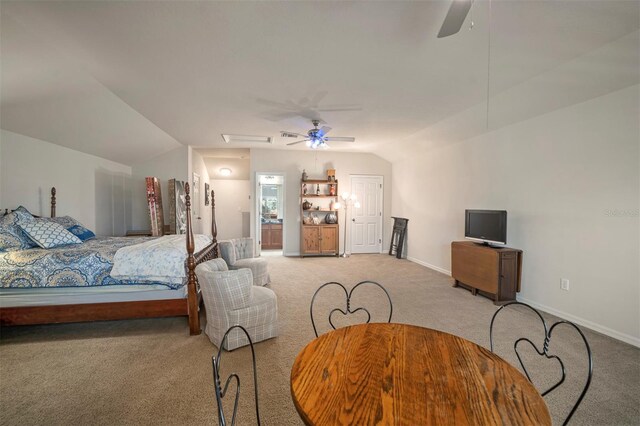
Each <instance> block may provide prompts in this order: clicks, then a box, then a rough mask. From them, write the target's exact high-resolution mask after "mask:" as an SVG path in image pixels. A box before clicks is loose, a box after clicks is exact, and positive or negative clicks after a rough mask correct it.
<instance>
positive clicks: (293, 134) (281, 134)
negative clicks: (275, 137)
mask: <svg viewBox="0 0 640 426" xmlns="http://www.w3.org/2000/svg"><path fill="white" fill-rule="evenodd" d="M280 136H281V137H283V138H297V137H300V135H297V134H295V133H289V132H281V133H280Z"/></svg>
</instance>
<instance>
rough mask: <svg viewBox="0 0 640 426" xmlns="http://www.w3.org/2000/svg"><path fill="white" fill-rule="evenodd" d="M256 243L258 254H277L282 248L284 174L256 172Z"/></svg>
mask: <svg viewBox="0 0 640 426" xmlns="http://www.w3.org/2000/svg"><path fill="white" fill-rule="evenodd" d="M256 183H257V187H256V195H257V196H256V202H257V205H256V219H257V221H256V243H257V244H256V245H257V251H258V253H259V254H260V255H263V256H264V255H267V256H278V255H282V253H283V250H284V220H285V205H286V204H285V197H284V192H285V191H284V188H285V185H284V183H285V182H284V175H283V174H278V173H257V174H256Z"/></svg>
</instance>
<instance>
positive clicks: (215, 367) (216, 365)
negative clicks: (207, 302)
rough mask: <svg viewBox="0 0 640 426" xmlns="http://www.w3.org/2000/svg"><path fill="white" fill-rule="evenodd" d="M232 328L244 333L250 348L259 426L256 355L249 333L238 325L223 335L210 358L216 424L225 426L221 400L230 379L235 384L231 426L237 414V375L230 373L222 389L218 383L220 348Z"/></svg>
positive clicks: (238, 391) (238, 382)
mask: <svg viewBox="0 0 640 426" xmlns="http://www.w3.org/2000/svg"><path fill="white" fill-rule="evenodd" d="M234 328H238V329H240V330H242V331H243V332H244V334H246V335H247V339H249V346H250V347H251V357H252V360H253V384H254V391H255V401H256V419H257V421H258V426H260V409H259V406H258V373H257V370H256V353H255V351H254V350H253V342H252V341H251V336H249V333H248V332H247V330H246V329H245V328H244V327H242V326H240V325H234V326H232V327H230V328H229V329H228V330H227V332H226V333H225V334H224V336H223V337H222V341H221V342H220V345H219V346H218V348H219V349H218V354H217V355H214V356H213V357H211V363H212V364H213V386H214V388H215V391H216V403H217V404H218V423H219V424H220V426H226V425H227V420H226V418H225V416H224V410H223V408H222V398H224V396H225V395H226V394H227V390H228V388H229V383H231V380H232V379H235V382H236V396H235V399H234V402H233V416H232V417H231V423H230V425H231V426H233V425H235V423H236V414H237V412H238V398H239V396H240V377H238V374H237V373H232V374H231V375H230V376H229V377H227V380H226V381H225V383H224V388H223V387H222V384H221V381H220V361H221V358H222V348H223V347H224V343H225V340H226V339H227V336H228V335H229V332H230V331H232V330H233V329H234Z"/></svg>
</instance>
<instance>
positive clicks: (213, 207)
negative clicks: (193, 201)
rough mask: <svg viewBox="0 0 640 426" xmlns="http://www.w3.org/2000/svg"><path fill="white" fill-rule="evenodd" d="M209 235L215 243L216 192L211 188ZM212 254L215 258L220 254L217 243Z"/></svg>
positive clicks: (216, 226)
mask: <svg viewBox="0 0 640 426" xmlns="http://www.w3.org/2000/svg"><path fill="white" fill-rule="evenodd" d="M211 236H212V237H213V242H214V243H216V241H218V225H217V224H216V193H215V191H214V190H213V189H212V190H211ZM213 254H214V256H215V257H216V258H217V257H219V256H220V253H218V244H217V243H216V246H215V248H214V249H213Z"/></svg>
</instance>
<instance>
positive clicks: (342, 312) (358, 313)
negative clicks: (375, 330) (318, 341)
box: [309, 281, 393, 337]
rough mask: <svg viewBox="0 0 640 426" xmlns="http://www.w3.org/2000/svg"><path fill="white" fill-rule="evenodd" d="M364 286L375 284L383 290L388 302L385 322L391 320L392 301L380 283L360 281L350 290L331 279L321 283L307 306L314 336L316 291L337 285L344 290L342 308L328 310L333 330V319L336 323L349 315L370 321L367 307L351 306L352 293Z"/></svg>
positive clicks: (316, 331) (334, 324) (316, 330)
mask: <svg viewBox="0 0 640 426" xmlns="http://www.w3.org/2000/svg"><path fill="white" fill-rule="evenodd" d="M365 286H377V287H379V288H381V289H382V291H384V294H385V295H386V298H387V301H388V302H389V318H388V320H387V322H391V317H392V315H393V303H392V302H391V296H389V292H388V291H387V290H386V289H385V288H384V287H383V286H382V285H380V284H379V283H377V282H375V281H361V282H359V283H358V284H356V285H355V286H353V288H352V289H351V290H347V288H346V287H345V286H344V285H342V284H340V283H339V282H335V281H331V282H328V283H324V284H322V285H321V286H320V287H319V288H318V289H317V290H316V292H315V293H314V294H313V297H312V298H311V307H310V308H309V315H310V316H311V325H312V326H313V332H314V333H315V335H316V337H318V329H317V328H316V322H315V320H314V316H313V306H314V304H315V302H316V297H317V296H318V293H320V291H321V290H323V289H326V288H328V287H338V288H339V289H342V291H343V292H344V303H345V304H344V309H342V308H334V309H332V310H331V312H329V325H330V326H331V328H333V329H334V330H335V329H336V323H335V321H338V323H342V322H344V321H345V320H346V319H348V318H351V317H358V318H361V319H365V318H366V321H365V322H366V323H369V322H370V321H371V313H370V312H369V310H368V309H367V308H365V307H363V306H359V307H355V308H354V307H352V306H351V304H352V303H351V302H352V298H353V294H354V292H355V291H356V289H358V288H363V287H365Z"/></svg>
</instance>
